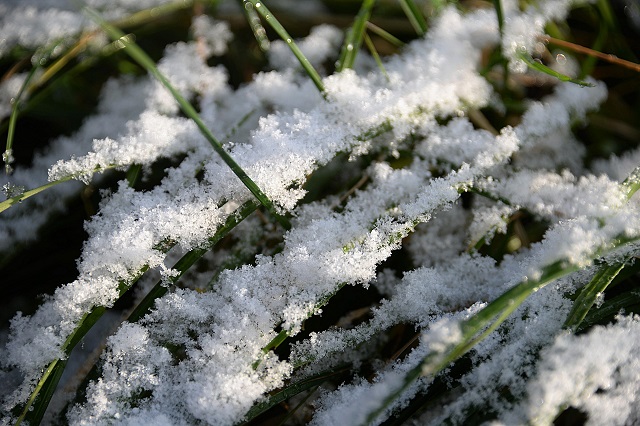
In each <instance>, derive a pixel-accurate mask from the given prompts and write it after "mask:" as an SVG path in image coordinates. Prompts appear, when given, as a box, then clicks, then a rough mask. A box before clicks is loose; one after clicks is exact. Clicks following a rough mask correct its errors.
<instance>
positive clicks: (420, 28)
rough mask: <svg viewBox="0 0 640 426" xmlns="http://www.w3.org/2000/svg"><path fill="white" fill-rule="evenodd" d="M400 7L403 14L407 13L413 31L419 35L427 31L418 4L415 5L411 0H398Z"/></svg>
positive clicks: (425, 22)
mask: <svg viewBox="0 0 640 426" xmlns="http://www.w3.org/2000/svg"><path fill="white" fill-rule="evenodd" d="M400 7H402V11H403V12H404V14H405V15H407V18H408V19H409V22H410V23H411V26H412V27H413V29H414V30H415V32H416V33H417V34H418V35H419V36H423V35H424V34H425V33H426V32H427V21H425V19H424V16H422V12H420V9H418V6H416V4H415V3H414V2H413V0H400Z"/></svg>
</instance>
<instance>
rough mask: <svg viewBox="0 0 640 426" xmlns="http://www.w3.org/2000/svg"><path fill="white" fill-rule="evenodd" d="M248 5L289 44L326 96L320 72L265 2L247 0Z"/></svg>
mask: <svg viewBox="0 0 640 426" xmlns="http://www.w3.org/2000/svg"><path fill="white" fill-rule="evenodd" d="M246 3H249V4H251V5H253V7H254V8H255V9H256V11H257V12H258V13H259V14H260V16H262V17H263V18H264V19H265V20H266V21H267V22H268V23H269V25H271V28H273V29H274V30H275V32H276V33H277V34H278V36H279V37H280V38H281V39H282V40H283V41H284V42H285V43H287V45H288V46H289V49H291V51H292V52H293V54H294V55H295V57H296V58H297V59H298V61H299V62H300V65H302V68H303V69H304V70H305V72H306V73H307V74H308V75H309V78H311V80H312V81H313V83H314V84H315V85H316V87H317V88H318V90H319V91H320V93H322V94H323V95H324V84H322V78H321V77H320V74H318V71H316V69H315V68H313V65H311V62H309V60H308V59H307V57H306V56H305V55H304V53H302V51H301V50H300V48H299V47H298V45H297V44H296V43H295V42H294V41H293V37H291V36H290V35H289V33H288V32H287V30H285V29H284V27H283V26H282V25H281V24H280V22H279V21H278V20H277V19H276V17H275V16H274V15H273V13H271V11H270V10H269V9H268V8H267V6H266V5H265V4H264V2H263V1H261V0H245V4H246Z"/></svg>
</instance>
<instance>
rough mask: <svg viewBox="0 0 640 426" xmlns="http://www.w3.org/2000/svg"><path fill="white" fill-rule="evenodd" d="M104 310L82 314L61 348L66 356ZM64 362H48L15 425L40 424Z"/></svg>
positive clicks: (62, 360) (60, 375)
mask: <svg viewBox="0 0 640 426" xmlns="http://www.w3.org/2000/svg"><path fill="white" fill-rule="evenodd" d="M104 312H105V308H104V307H102V306H100V307H95V308H93V309H92V310H91V312H89V313H87V314H85V315H84V317H83V318H82V320H81V321H80V325H79V326H78V327H77V328H76V329H75V330H74V331H73V333H71V335H70V336H69V337H68V338H67V340H66V341H65V343H64V345H63V346H62V348H61V349H62V350H63V352H64V354H65V355H66V356H68V355H69V354H70V353H71V351H72V350H73V348H74V347H75V346H76V344H77V343H78V342H79V341H80V340H81V339H82V338H83V337H84V336H85V335H86V334H87V332H88V331H89V330H90V329H91V327H93V325H94V324H95V323H96V321H98V319H100V317H101V316H102V314H103V313H104ZM66 363H67V362H66V360H64V359H61V358H59V359H55V360H53V361H52V362H51V363H50V364H49V366H48V367H47V368H46V370H45V371H44V373H43V374H42V377H41V378H40V381H39V382H38V384H37V385H36V388H35V389H34V390H33V392H32V393H31V395H30V397H29V399H28V400H27V403H26V405H25V406H24V409H23V410H22V414H21V415H20V417H19V418H18V420H17V421H16V424H15V425H16V426H18V425H19V424H20V423H22V421H25V420H26V421H27V422H29V424H30V425H37V424H40V422H41V421H42V416H44V413H45V412H46V410H47V407H48V406H49V402H50V401H51V397H52V396H53V393H54V391H55V390H56V387H57V386H58V382H59V381H60V377H62V373H63V372H64V368H65V366H66Z"/></svg>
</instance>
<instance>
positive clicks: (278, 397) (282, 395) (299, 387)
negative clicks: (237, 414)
mask: <svg viewBox="0 0 640 426" xmlns="http://www.w3.org/2000/svg"><path fill="white" fill-rule="evenodd" d="M346 371H348V368H347V367H342V368H338V369H331V370H329V371H325V372H323V373H320V374H318V375H315V376H311V377H309V378H306V379H303V380H300V381H299V382H296V383H292V384H290V385H288V386H286V387H285V388H283V389H281V390H280V391H278V392H276V393H274V394H272V395H270V396H269V398H267V399H266V400H265V401H262V402H260V403H258V404H256V405H254V406H253V407H252V408H251V409H250V410H249V411H248V412H247V414H246V416H245V421H246V422H247V423H248V422H250V421H251V420H253V419H255V418H256V417H258V416H259V415H260V414H262V413H264V412H265V411H267V410H269V409H270V408H272V407H274V406H276V405H278V404H280V403H281V402H284V401H286V400H287V399H289V398H291V397H292V396H295V395H298V394H299V393H301V392H304V391H305V390H307V389H311V388H313V387H316V386H319V385H321V384H322V383H324V382H326V381H327V380H329V379H330V378H332V377H334V376H338V375H340V374H342V373H344V372H346Z"/></svg>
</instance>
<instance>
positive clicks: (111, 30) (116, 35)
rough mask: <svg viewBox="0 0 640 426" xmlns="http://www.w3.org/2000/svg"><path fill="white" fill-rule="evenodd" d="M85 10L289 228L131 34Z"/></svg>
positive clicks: (87, 9)
mask: <svg viewBox="0 0 640 426" xmlns="http://www.w3.org/2000/svg"><path fill="white" fill-rule="evenodd" d="M84 10H85V11H86V13H87V14H88V15H89V16H90V17H91V18H92V19H93V20H94V21H95V22H96V23H98V24H99V25H100V26H101V27H102V29H103V30H104V31H105V32H106V33H107V34H108V35H109V37H111V38H112V39H113V40H120V42H121V43H122V44H123V45H124V50H125V52H127V54H128V55H129V56H131V58H132V59H133V60H135V61H136V62H138V64H140V65H141V66H142V67H143V68H145V69H146V70H147V72H149V74H151V75H153V76H154V77H155V78H156V79H157V80H158V81H159V82H160V83H162V85H163V86H164V87H166V88H167V90H169V92H170V93H171V95H172V96H173V97H174V98H175V100H176V101H177V102H178V104H179V105H180V108H181V109H182V111H183V112H184V113H185V114H186V116H187V117H189V118H190V119H191V120H193V121H194V122H195V123H196V125H197V126H198V129H200V132H201V133H202V134H203V135H204V137H205V138H206V139H207V141H209V143H210V144H211V146H212V147H213V149H214V150H215V151H216V152H217V153H218V155H220V157H221V158H222V160H223V161H224V162H225V163H226V164H227V166H229V168H230V169H231V171H233V173H234V174H235V175H236V176H237V177H238V178H239V179H240V180H241V181H242V183H243V184H244V185H245V186H246V187H247V189H249V191H251V193H252V194H253V195H254V196H255V197H256V198H257V199H258V200H259V201H260V203H261V204H262V205H263V206H265V207H266V208H267V210H269V212H270V213H271V214H272V215H273V216H274V217H275V218H276V219H278V221H279V222H280V224H281V225H282V226H283V227H285V228H286V229H290V228H291V224H290V223H289V221H288V220H287V219H286V218H284V217H282V216H280V215H279V214H278V213H277V212H276V211H275V208H274V206H273V203H272V202H271V200H270V199H269V198H268V197H267V196H266V195H265V194H264V193H263V192H262V190H261V189H260V188H259V187H258V185H256V183H255V182H254V181H253V180H252V179H251V178H250V177H249V176H248V175H247V174H246V172H245V171H244V170H243V169H242V168H241V167H240V165H239V164H238V163H236V161H235V160H234V159H233V158H232V157H231V155H229V153H227V151H225V150H224V148H223V147H222V144H221V143H220V142H219V141H218V140H217V139H216V138H215V136H213V133H211V130H209V128H208V127H207V126H206V125H205V124H204V122H203V121H202V119H201V118H200V115H199V114H198V113H197V112H196V110H195V108H194V107H193V105H191V104H190V103H189V101H187V100H186V99H185V98H184V97H183V96H182V95H181V94H180V93H179V92H178V91H177V90H176V89H175V88H174V87H173V85H172V84H171V83H170V82H169V80H168V79H167V78H166V77H165V76H164V75H163V74H162V73H161V72H160V70H158V68H157V67H156V65H155V63H154V62H153V61H152V60H151V58H149V56H148V55H147V54H146V53H145V52H144V51H143V50H142V49H141V48H140V47H139V46H138V45H137V44H135V42H133V40H132V39H131V37H128V36H126V35H125V34H124V33H123V32H122V31H120V30H119V29H117V28H116V27H114V26H112V25H110V24H109V23H108V22H106V21H105V20H104V19H102V17H101V16H100V15H99V14H98V12H96V11H95V10H93V9H91V8H89V7H85V8H84Z"/></svg>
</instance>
